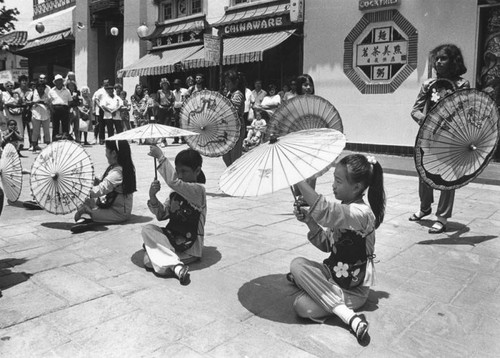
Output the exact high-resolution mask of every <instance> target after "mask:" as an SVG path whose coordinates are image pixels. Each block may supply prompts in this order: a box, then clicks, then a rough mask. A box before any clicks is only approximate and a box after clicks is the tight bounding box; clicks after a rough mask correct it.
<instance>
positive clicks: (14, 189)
mask: <svg viewBox="0 0 500 358" xmlns="http://www.w3.org/2000/svg"><path fill="white" fill-rule="evenodd" d="M22 169H23V168H22V166H21V159H20V158H19V154H18V153H17V150H16V147H14V145H12V144H11V143H7V145H6V146H5V148H4V150H3V153H2V158H1V159H0V178H1V181H2V186H3V190H4V192H5V196H6V197H7V199H9V200H10V201H16V200H17V199H19V196H20V195H21V189H22V187H23V173H22Z"/></svg>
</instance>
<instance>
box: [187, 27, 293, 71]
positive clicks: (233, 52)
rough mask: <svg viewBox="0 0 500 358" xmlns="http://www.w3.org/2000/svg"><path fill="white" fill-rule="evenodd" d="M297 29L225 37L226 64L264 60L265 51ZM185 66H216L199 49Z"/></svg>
mask: <svg viewBox="0 0 500 358" xmlns="http://www.w3.org/2000/svg"><path fill="white" fill-rule="evenodd" d="M294 32H295V30H290V31H280V32H271V33H267V34H257V35H249V36H241V37H233V38H228V39H224V46H223V47H224V48H223V52H224V65H234V64H237V63H247V62H258V61H262V59H263V55H264V51H266V50H269V49H270V48H273V47H276V46H278V45H279V44H280V43H282V42H283V41H285V40H286V39H287V38H289V37H290V36H291V35H292V34H293V33H294ZM183 65H184V68H186V69H189V68H199V67H210V66H215V64H214V63H213V62H209V61H206V60H205V53H204V51H198V52H196V53H194V54H193V55H191V56H190V57H188V58H186V59H185V60H184V61H183Z"/></svg>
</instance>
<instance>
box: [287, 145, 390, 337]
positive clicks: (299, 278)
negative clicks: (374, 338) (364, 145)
mask: <svg viewBox="0 0 500 358" xmlns="http://www.w3.org/2000/svg"><path fill="white" fill-rule="evenodd" d="M298 187H299V188H300V190H301V192H302V195H303V196H304V199H305V200H306V201H307V203H308V204H310V209H309V210H307V209H305V208H303V207H299V206H295V209H294V213H295V215H296V217H297V219H298V220H299V221H301V222H304V223H306V224H307V226H308V227H309V233H308V235H307V236H308V239H309V241H310V242H311V243H312V244H313V245H314V246H316V247H317V248H318V249H320V250H321V251H324V252H329V253H330V256H329V257H328V258H327V259H326V260H324V261H323V263H319V262H315V261H311V260H308V259H306V258H303V257H299V258H296V259H294V260H293V261H292V263H291V265H290V271H291V272H290V273H289V274H288V275H287V279H288V280H289V281H290V282H292V283H294V284H295V285H297V286H298V287H299V288H300V289H301V292H300V294H299V295H298V296H297V298H296V299H295V302H294V309H295V311H296V312H297V314H298V315H299V316H300V317H304V318H309V319H311V320H315V321H317V320H323V319H326V318H328V317H329V316H331V315H337V316H339V317H340V318H341V319H342V321H344V323H347V324H348V325H349V328H350V329H351V332H353V334H354V335H355V336H356V338H357V339H358V342H359V343H360V344H362V345H366V344H368V343H369V335H368V322H367V321H366V318H365V316H364V315H362V314H361V315H358V314H356V313H355V312H354V310H357V309H359V308H360V307H362V306H363V305H364V304H365V302H366V300H367V299H368V293H369V291H370V286H371V285H372V284H373V282H374V273H375V271H374V267H373V258H374V257H375V254H374V251H375V229H377V228H378V227H379V225H380V224H381V223H382V221H383V219H384V213H385V192H384V184H383V171H382V167H381V166H380V164H379V163H378V162H377V161H376V160H375V158H373V157H365V156H364V155H361V154H352V155H348V156H346V157H344V158H343V159H342V160H341V161H340V162H339V164H338V165H337V166H336V168H335V174H334V182H333V193H334V195H335V198H336V199H337V200H340V203H338V202H329V201H328V200H327V199H326V198H325V197H324V196H323V195H320V194H317V193H316V191H314V189H312V188H311V186H310V185H309V184H308V183H307V182H305V181H303V182H300V183H299V184H298ZM367 188H368V203H369V205H367V204H366V203H365V201H364V200H363V196H364V193H365V191H366V189H367ZM323 227H326V228H327V229H326V230H324V229H323Z"/></svg>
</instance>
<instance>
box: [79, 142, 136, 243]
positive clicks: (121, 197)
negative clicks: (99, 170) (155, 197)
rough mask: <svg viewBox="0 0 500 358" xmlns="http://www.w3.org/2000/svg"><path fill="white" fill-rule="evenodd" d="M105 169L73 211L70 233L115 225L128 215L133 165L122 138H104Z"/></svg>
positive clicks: (133, 171) (128, 216)
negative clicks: (73, 217)
mask: <svg viewBox="0 0 500 358" xmlns="http://www.w3.org/2000/svg"><path fill="white" fill-rule="evenodd" d="M105 143H106V158H107V159H108V164H109V166H108V168H107V169H106V171H105V172H104V174H103V176H102V179H97V178H96V180H95V183H94V184H95V186H94V187H93V188H92V189H91V190H90V195H89V197H88V198H87V199H86V200H85V203H84V204H83V205H82V206H80V207H79V208H78V210H77V212H76V214H75V221H76V224H75V225H73V226H72V227H71V231H72V232H73V233H80V232H84V231H87V230H88V229H90V228H92V227H94V226H95V225H99V224H118V223H121V222H124V221H127V220H128V219H130V216H131V215H132V205H133V195H134V194H133V193H134V192H135V191H136V177H135V167H134V163H133V162H132V156H131V154H130V145H129V144H128V142H127V141H126V140H119V141H106V142H105Z"/></svg>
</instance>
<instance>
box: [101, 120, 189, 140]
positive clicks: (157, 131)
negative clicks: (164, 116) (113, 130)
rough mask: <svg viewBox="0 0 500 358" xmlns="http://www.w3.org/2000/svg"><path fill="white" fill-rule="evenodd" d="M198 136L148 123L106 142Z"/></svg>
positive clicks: (174, 128)
mask: <svg viewBox="0 0 500 358" xmlns="http://www.w3.org/2000/svg"><path fill="white" fill-rule="evenodd" d="M192 135H198V133H195V132H191V131H187V130H184V129H181V128H177V127H170V126H166V125H164V124H158V123H149V124H146V125H144V126H141V127H135V128H133V129H129V130H127V131H124V132H121V133H119V134H115V135H114V136H112V137H109V138H107V139H106V140H134V139H153V138H173V137H184V136H192Z"/></svg>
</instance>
